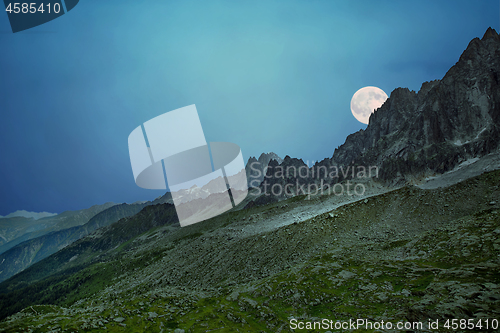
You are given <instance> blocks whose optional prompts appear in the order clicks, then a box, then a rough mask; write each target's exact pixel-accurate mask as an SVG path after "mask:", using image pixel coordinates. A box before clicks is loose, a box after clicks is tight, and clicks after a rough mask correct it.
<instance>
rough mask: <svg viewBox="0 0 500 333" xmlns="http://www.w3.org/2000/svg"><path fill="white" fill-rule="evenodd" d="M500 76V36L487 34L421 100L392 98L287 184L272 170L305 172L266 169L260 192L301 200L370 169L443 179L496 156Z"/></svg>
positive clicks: (387, 178)
mask: <svg viewBox="0 0 500 333" xmlns="http://www.w3.org/2000/svg"><path fill="white" fill-rule="evenodd" d="M499 77H500V37H499V35H498V34H497V33H496V31H495V30H494V29H491V28H489V29H488V30H487V31H486V33H485V34H484V37H483V38H482V39H479V38H475V39H473V40H472V41H471V42H470V43H469V46H468V47H467V49H466V50H465V51H464V52H463V54H462V55H461V56H460V59H459V60H458V62H457V63H456V64H455V65H454V66H453V67H452V68H451V69H450V70H449V71H448V72H447V73H446V75H445V76H444V77H443V78H442V79H441V80H434V81H430V82H424V83H423V84H422V87H421V88H420V90H419V92H418V93H417V92H415V91H411V90H409V89H407V88H397V89H395V90H394V91H392V93H391V95H390V97H389V98H388V99H387V100H386V102H385V103H384V104H383V105H382V106H381V107H380V108H379V109H378V110H376V111H375V112H374V113H373V114H372V115H371V116H370V120H369V124H368V126H367V128H366V129H365V130H360V131H358V132H356V133H353V134H351V135H349V136H348V137H347V138H346V140H345V143H344V144H343V145H341V146H340V147H338V148H337V149H335V151H334V153H333V156H332V158H327V159H324V160H323V161H320V162H317V163H316V164H315V165H314V166H312V167H310V168H309V169H308V171H306V170H304V169H302V174H301V175H299V176H292V177H289V176H287V175H285V176H282V175H281V174H280V173H279V172H278V173H276V171H275V170H276V169H277V168H280V167H282V168H283V169H285V171H286V168H287V167H290V166H293V167H295V168H300V167H303V166H304V165H305V164H304V162H303V161H302V160H297V159H291V158H288V157H287V158H285V160H284V161H283V163H278V164H277V163H273V162H271V163H270V164H269V167H270V168H269V169H268V170H267V171H268V172H267V175H266V177H265V182H264V183H262V185H261V186H260V188H261V191H264V192H266V191H265V189H264V186H267V189H270V188H272V186H273V185H274V184H280V185H281V186H282V188H284V186H285V185H289V186H288V189H289V192H288V193H289V194H290V193H292V194H293V195H297V194H302V192H304V190H303V189H304V187H302V188H301V186H303V185H306V186H308V185H312V184H315V185H316V186H322V184H330V185H331V184H334V183H338V182H341V181H343V180H346V179H350V178H358V177H359V174H358V172H359V171H360V170H361V171H363V170H364V171H367V170H370V168H371V169H373V170H376V172H375V171H374V172H373V175H375V176H376V178H378V179H379V180H381V181H383V182H385V183H397V182H406V181H409V180H413V179H415V178H422V177H425V176H427V175H430V174H436V173H444V172H446V171H449V170H451V169H453V168H454V167H456V166H457V165H458V164H460V163H462V162H464V161H466V160H468V159H471V158H476V157H481V156H484V155H487V154H489V153H491V152H493V151H496V150H497V149H498V148H499V142H500V141H499V138H500V81H499ZM271 167H272V168H271ZM273 168H274V169H275V170H274V171H273V170H271V169H273ZM353 169H354V170H353ZM353 171H354V172H353ZM285 173H286V172H285ZM367 173H368V172H366V173H363V172H361V175H362V176H363V177H365V176H367ZM304 175H306V176H304ZM373 175H372V176H373ZM275 188H276V189H277V188H278V187H275ZM267 192H269V191H267ZM267 192H266V193H267ZM275 192H276V191H275ZM273 194H275V193H273ZM278 196H283V193H282V194H281V195H278Z"/></svg>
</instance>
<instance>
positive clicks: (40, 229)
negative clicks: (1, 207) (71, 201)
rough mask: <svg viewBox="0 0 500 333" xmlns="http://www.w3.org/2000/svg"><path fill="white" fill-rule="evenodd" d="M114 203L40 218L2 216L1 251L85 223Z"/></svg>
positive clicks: (0, 220) (0, 225)
mask: <svg viewBox="0 0 500 333" xmlns="http://www.w3.org/2000/svg"><path fill="white" fill-rule="evenodd" d="M114 205H116V204H115V203H112V202H108V203H105V204H103V205H94V206H92V207H90V208H87V209H81V210H77V211H65V212H62V213H61V214H58V215H57V214H56V215H53V216H47V217H41V218H39V219H34V218H32V217H25V216H12V217H8V216H6V217H4V218H1V219H0V253H3V252H5V251H7V250H8V249H10V248H12V247H14V246H16V245H17V244H20V243H22V242H24V241H26V240H29V239H32V238H36V237H39V236H42V235H45V234H48V233H50V232H54V231H58V230H62V229H67V228H71V227H75V226H79V225H82V224H85V223H87V222H88V221H89V220H90V219H91V218H92V217H93V216H95V215H96V214H98V213H100V212H102V211H103V210H105V209H108V208H110V207H112V206H114ZM35 214H37V213H35ZM42 214H43V213H42ZM9 215H11V214H9Z"/></svg>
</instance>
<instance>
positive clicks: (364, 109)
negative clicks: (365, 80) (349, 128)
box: [351, 87, 387, 124]
mask: <svg viewBox="0 0 500 333" xmlns="http://www.w3.org/2000/svg"><path fill="white" fill-rule="evenodd" d="M386 99H387V94H386V93H385V92H384V91H383V90H382V89H380V88H377V87H364V88H361V89H359V90H358V91H356V92H355V93H354V95H353V96H352V99H351V112H352V114H353V116H354V117H356V119H357V120H358V121H360V122H362V123H363V124H368V120H369V119H370V115H371V114H372V113H373V112H374V111H375V109H378V108H379V107H381V106H382V104H384V102H385V100H386Z"/></svg>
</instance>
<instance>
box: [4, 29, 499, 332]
mask: <svg viewBox="0 0 500 333" xmlns="http://www.w3.org/2000/svg"><path fill="white" fill-rule="evenodd" d="M499 61H500V37H499V36H498V34H497V33H496V32H495V31H494V30H493V29H488V31H487V32H486V33H485V35H484V36H483V38H482V39H478V38H476V39H474V40H472V41H471V43H470V44H469V46H468V47H467V50H466V51H465V52H464V53H463V54H462V56H461V57H460V59H459V61H458V62H457V64H456V65H455V66H453V67H452V68H451V69H450V70H449V71H448V73H447V74H446V75H445V77H444V78H443V79H442V80H438V81H433V82H428V83H424V84H423V85H422V88H421V90H420V91H419V92H418V93H415V92H412V91H409V90H408V89H402V88H398V89H396V90H395V91H393V92H392V94H391V96H390V98H389V99H388V100H387V101H386V103H385V104H384V105H383V106H382V107H381V108H380V109H378V110H377V111H376V112H375V113H374V114H373V115H372V116H371V118H370V123H369V125H368V127H367V129H366V130H365V131H360V132H357V133H354V134H352V135H350V136H349V137H348V138H347V139H346V142H345V144H344V145H342V146H341V147H339V148H338V149H337V150H335V153H334V155H333V157H332V158H331V159H325V160H323V161H321V162H319V163H317V164H316V165H315V166H314V167H312V168H311V167H309V166H307V165H305V163H304V162H303V161H302V160H300V159H295V158H291V157H289V156H286V157H285V158H284V159H283V160H281V159H280V158H279V157H277V156H275V154H272V153H270V154H263V155H262V156H260V157H259V160H257V159H255V158H250V159H249V162H248V164H247V166H248V165H250V164H251V163H253V162H260V166H259V167H258V168H255V169H254V170H249V169H248V167H247V170H246V171H247V176H249V178H259V180H260V177H262V180H263V182H262V183H261V184H260V185H259V186H252V187H253V188H252V189H251V191H250V194H249V195H248V197H247V198H246V199H245V200H244V201H243V202H242V203H241V204H240V205H239V206H237V207H236V208H234V209H232V210H230V211H227V212H226V213H224V214H221V215H219V216H216V217H214V218H211V219H209V220H207V221H204V222H201V223H196V224H193V225H189V226H186V227H183V228H180V226H179V223H178V220H177V216H176V212H175V208H174V206H173V205H172V204H171V198H170V197H169V196H168V194H167V195H165V196H163V197H160V198H158V199H157V200H155V201H153V202H152V203H148V204H147V205H145V206H144V207H143V208H142V210H140V212H138V213H137V214H135V215H130V216H127V217H124V218H121V219H120V220H118V221H117V222H115V223H112V224H110V225H108V226H104V227H101V228H99V229H96V230H94V231H93V232H92V233H90V234H88V235H87V236H85V237H83V238H81V239H79V240H77V241H75V242H73V243H72V244H70V245H68V246H66V247H64V248H63V249H61V250H59V251H58V252H56V253H54V254H52V255H51V256H49V257H47V258H45V259H43V260H41V261H39V262H38V263H35V264H33V265H32V266H30V267H28V268H27V269H25V270H24V271H22V272H20V273H18V274H16V275H14V276H12V277H10V278H9V279H7V280H6V281H3V282H2V283H0V295H1V296H0V320H1V321H0V331H5V332H76V331H93V332H102V331H110V332H143V331H144V332H162V333H163V332H164V333H166V332H174V333H183V332H211V331H216V332H292V331H294V330H292V327H291V321H304V322H309V323H317V322H321V321H322V320H323V319H327V320H332V321H333V322H336V321H344V322H346V321H349V320H354V321H356V320H358V319H365V320H367V321H370V322H372V323H373V322H381V321H384V322H386V323H387V322H390V323H393V324H394V325H395V324H396V323H397V322H405V323H409V324H410V326H411V327H409V328H408V327H407V328H406V330H405V331H406V332H449V331H450V328H449V327H446V324H447V323H449V320H452V319H458V320H463V321H464V322H467V323H469V321H468V320H472V322H473V327H472V328H471V327H470V326H469V328H467V329H466V328H463V327H460V326H459V327H457V329H451V330H453V331H456V332H471V331H482V332H494V331H499V326H495V324H494V323H496V324H497V325H498V321H499V320H500V214H499V210H500V149H499V138H500V135H498V134H499V133H498V130H499V127H498V126H499V119H500V115H499V114H500V112H499V109H500V107H499V105H500V104H499V102H500V100H499V98H500V89H498V88H499V87H498V83H499V82H498V75H499V71H500V62H499ZM370 165H371V166H376V167H377V169H376V170H377V173H376V175H374V176H359V174H358V173H357V172H358V169H356V173H355V174H354V175H353V174H351V173H350V172H344V171H345V169H342V170H344V171H342V170H341V171H340V173H338V174H337V176H336V177H332V176H331V174H330V173H327V174H326V175H325V174H324V173H323V176H321V174H320V176H318V173H316V174H313V173H312V172H313V171H314V172H317V170H318V167H320V166H324V167H325V168H326V169H327V170H328V171H331V170H332V169H335V168H337V169H339V168H340V167H342V168H347V167H352V166H370ZM287 168H292V169H295V170H298V169H302V170H304V171H306V170H307V175H306V176H301V175H300V174H298V175H297V174H291V173H289V174H287V173H286V172H285V173H281V174H279V173H278V174H277V173H276V172H277V171H279V170H280V169H281V170H286V169H287ZM264 171H265V172H266V174H265V175H266V177H264ZM349 182H351V183H349ZM289 184H290V189H291V190H290V192H289V193H280V194H276V193H273V192H272V189H273V185H277V186H276V187H275V188H280V187H281V188H284V187H286V186H287V185H289ZM349 184H350V185H349ZM251 185H253V184H251ZM311 185H315V186H316V187H314V186H311ZM356 185H358V186H359V187H360V188H362V189H363V191H362V193H361V192H356V191H355V190H354V191H353V187H354V189H355V188H356ZM334 186H336V187H334ZM349 186H351V187H350V189H351V191H349ZM327 187H330V188H331V187H333V188H334V189H335V188H341V189H342V192H339V191H335V190H334V191H333V192H332V191H329V192H326V193H321V189H325V188H327ZM304 189H306V190H304ZM346 189H347V190H346ZM143 204H144V203H143ZM487 320H488V323H489V325H492V326H488V327H486V326H485V325H486V322H487ZM429 321H433V322H436V321H437V323H438V327H437V328H432V329H430V328H429V327H428V326H427V323H428V322H429ZM419 322H421V323H423V326H422V327H418V326H415V325H416V324H418V323H419ZM478 324H481V325H482V326H481V327H479V326H477V325H478ZM298 331H309V332H310V331H318V330H312V329H305V330H298ZM322 331H325V332H328V331H329V332H330V333H331V332H338V331H341V330H340V329H334V328H331V327H330V328H328V329H327V328H325V329H323V330H322ZM353 331H373V332H381V331H383V332H401V331H402V330H396V329H377V328H372V329H366V328H363V327H362V328H358V329H357V330H353Z"/></svg>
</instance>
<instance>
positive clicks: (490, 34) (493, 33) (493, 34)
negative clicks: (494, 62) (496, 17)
mask: <svg viewBox="0 0 500 333" xmlns="http://www.w3.org/2000/svg"><path fill="white" fill-rule="evenodd" d="M488 38H493V39H495V40H497V41H498V40H500V37H499V35H498V34H497V32H496V31H495V29H493V28H492V27H489V28H488V30H486V32H485V33H484V35H483V38H481V40H482V41H484V40H486V39H488Z"/></svg>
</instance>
